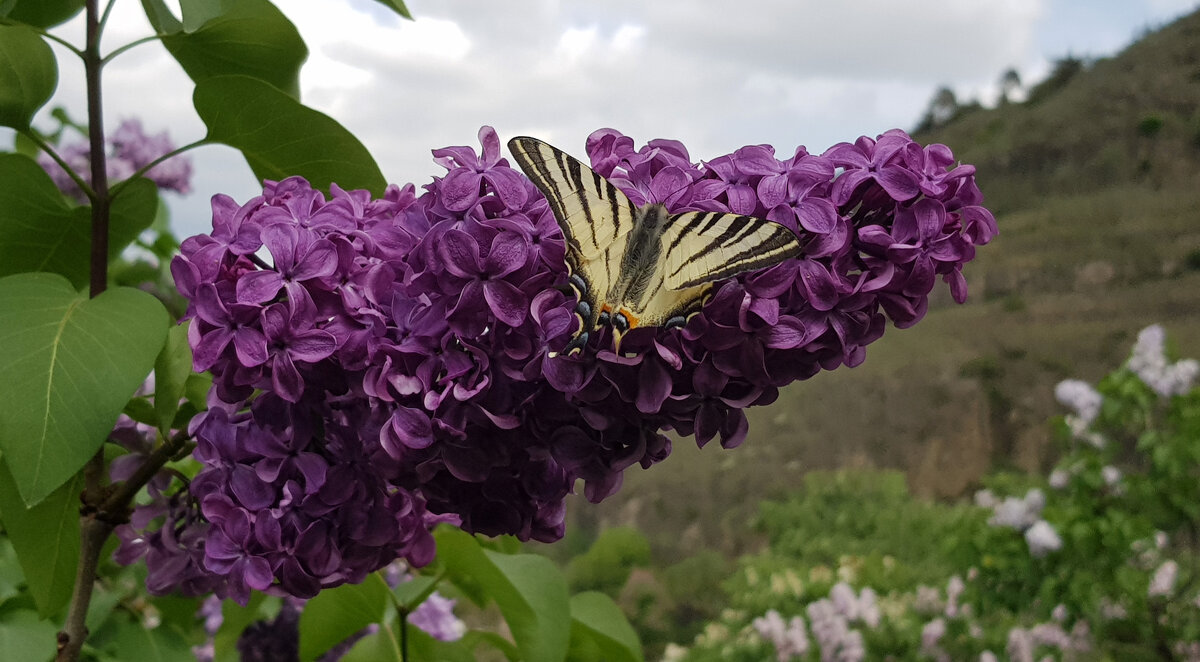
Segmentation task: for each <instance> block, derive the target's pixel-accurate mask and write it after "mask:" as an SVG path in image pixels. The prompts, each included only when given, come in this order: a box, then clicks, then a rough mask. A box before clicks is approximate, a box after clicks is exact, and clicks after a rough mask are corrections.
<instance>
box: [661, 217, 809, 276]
mask: <svg viewBox="0 0 1200 662" xmlns="http://www.w3.org/2000/svg"><path fill="white" fill-rule="evenodd" d="M662 250H663V256H664V257H663V260H662V265H663V285H664V286H665V287H666V288H667V289H670V290H686V289H689V288H693V287H696V286H698V285H701V284H703V283H711V282H715V281H718V280H723V279H725V278H732V277H733V276H736V275H738V274H741V273H745V272H747V271H754V270H755V269H765V268H767V267H770V266H773V265H776V264H779V263H780V262H783V261H784V260H787V259H789V258H794V257H800V256H801V255H802V254H803V246H802V245H801V243H800V240H799V239H797V238H796V235H795V233H793V232H792V231H791V230H789V229H787V228H786V227H784V226H782V225H780V224H778V223H776V222H774V221H768V220H767V219H765V218H758V217H755V216H743V215H741V214H726V213H721V212H686V213H682V214H675V215H673V216H671V217H670V219H669V222H668V223H667V224H666V226H665V227H664V229H663V236H662Z"/></svg>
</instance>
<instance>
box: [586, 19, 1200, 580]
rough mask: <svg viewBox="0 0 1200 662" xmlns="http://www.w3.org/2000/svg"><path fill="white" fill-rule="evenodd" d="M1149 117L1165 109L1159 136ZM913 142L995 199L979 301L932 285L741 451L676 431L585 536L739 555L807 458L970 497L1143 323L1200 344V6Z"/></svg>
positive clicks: (1040, 444)
mask: <svg viewBox="0 0 1200 662" xmlns="http://www.w3.org/2000/svg"><path fill="white" fill-rule="evenodd" d="M1148 117H1155V118H1158V119H1160V120H1161V128H1160V129H1159V130H1158V131H1157V133H1155V134H1153V135H1146V131H1145V129H1144V127H1142V126H1141V124H1142V123H1143V122H1144V121H1145V120H1146V118H1148ZM916 138H917V139H918V140H919V141H921V142H923V143H928V142H944V143H946V144H948V145H950V146H951V147H952V148H953V149H954V150H955V154H956V155H957V156H958V157H959V158H960V159H961V160H962V161H963V162H966V163H974V164H976V165H977V167H978V170H979V172H978V178H979V181H980V185H981V187H982V188H983V190H984V193H985V195H986V196H987V201H986V202H987V204H988V205H989V206H990V207H992V208H993V209H994V210H996V211H997V215H998V220H999V224H1000V229H1001V235H1000V237H999V238H998V239H997V240H996V241H995V242H994V244H993V245H991V246H987V247H985V248H983V249H982V250H981V251H980V256H979V259H978V260H977V261H976V262H974V263H972V264H971V265H969V266H968V268H967V278H968V281H969V282H970V284H971V288H972V290H971V292H972V294H971V300H970V301H969V302H968V303H967V304H966V305H964V306H954V305H953V304H951V303H949V302H948V299H949V297H948V296H947V295H946V293H945V292H941V291H939V295H940V296H939V297H938V299H937V305H936V306H934V307H933V310H932V311H931V312H930V314H929V316H928V317H927V318H926V319H925V320H924V321H923V322H922V323H921V324H918V325H917V326H916V327H915V328H913V329H910V330H905V331H899V330H896V329H889V330H888V333H887V334H886V335H885V337H884V338H883V339H882V340H880V341H879V342H877V343H876V344H874V345H872V346H871V348H870V349H869V352H868V360H867V361H866V363H865V364H864V365H862V366H860V367H858V368H855V369H853V370H847V369H841V370H837V371H834V372H833V373H827V374H821V375H819V376H817V377H816V378H814V379H813V380H811V381H809V382H806V383H801V384H796V385H793V386H792V387H790V388H788V389H786V390H785V391H784V392H783V394H782V395H781V397H780V399H779V401H778V402H776V403H775V404H773V405H771V406H769V407H765V408H760V409H756V410H752V411H751V412H750V420H751V428H750V430H751V432H750V437H749V439H748V441H747V443H746V444H745V445H744V446H743V447H741V448H739V449H737V450H736V451H723V450H721V449H720V448H717V447H715V446H714V447H711V448H707V449H704V450H699V451H698V450H696V449H695V446H694V444H693V443H692V442H691V440H680V441H679V442H678V443H677V444H676V448H675V452H674V454H673V455H672V457H671V460H670V461H669V462H667V463H665V464H664V465H663V466H660V467H655V468H654V469H653V470H651V471H648V472H642V471H640V470H637V469H633V470H631V471H630V473H629V475H628V476H627V479H626V484H625V487H624V489H623V490H622V492H621V493H620V494H618V495H617V496H615V497H613V498H612V499H610V500H609V501H607V502H606V503H604V504H602V505H601V506H600V507H599V509H598V510H594V511H592V512H586V514H584V513H583V512H581V511H588V510H591V509H590V508H588V507H573V508H572V509H571V510H572V517H573V518H579V517H582V518H584V519H586V520H588V521H587V522H583V521H579V522H578V524H580V525H582V526H581V527H580V528H581V531H580V532H578V533H583V531H586V530H587V529H589V528H591V527H593V526H595V525H607V524H621V523H632V524H636V525H637V526H638V527H639V528H640V529H641V530H642V531H644V532H646V533H647V535H648V536H649V537H650V538H651V541H652V543H654V545H655V549H656V550H657V551H658V552H659V554H660V557H661V558H662V560H670V559H672V558H679V557H681V556H686V555H688V554H689V553H691V552H693V551H694V550H695V549H696V548H697V546H699V545H703V546H708V547H715V548H718V549H722V550H724V551H726V552H730V553H736V552H740V551H745V548H746V546H747V545H748V544H751V543H749V542H748V541H747V538H746V536H745V533H744V531H745V524H746V520H747V518H748V517H749V516H751V515H752V514H753V513H754V512H756V508H757V506H756V504H757V502H758V501H759V500H760V499H762V498H764V497H768V496H772V495H778V494H781V493H783V492H785V491H787V490H788V488H789V487H790V486H792V485H794V484H795V482H796V481H797V480H798V479H799V476H800V475H801V474H802V472H803V471H804V470H805V469H809V468H829V467H838V466H885V467H897V468H901V469H904V470H905V471H906V472H907V473H908V474H909V477H910V481H911V482H912V484H913V487H914V489H916V491H918V492H919V493H925V494H931V495H954V494H960V493H962V492H963V491H964V490H966V489H969V488H970V487H971V485H972V483H973V481H975V480H976V479H977V478H978V477H979V476H980V475H981V474H982V473H983V472H985V471H987V470H988V469H989V468H992V467H996V466H1015V467H1019V468H1024V469H1031V470H1032V469H1039V468H1042V467H1044V466H1045V465H1046V463H1047V462H1048V461H1050V460H1051V459H1052V457H1053V453H1054V449H1053V447H1052V444H1051V443H1050V439H1049V429H1048V426H1047V425H1046V419H1047V418H1048V417H1050V416H1052V415H1055V414H1058V413H1060V410H1059V408H1058V407H1057V405H1056V404H1055V403H1054V401H1053V397H1052V390H1053V386H1054V384H1055V383H1056V382H1057V381H1059V380H1060V379H1063V378H1066V377H1080V378H1084V379H1089V380H1094V379H1097V378H1099V377H1100V376H1102V375H1103V374H1105V373H1106V372H1107V371H1109V370H1111V369H1112V368H1114V367H1116V366H1117V365H1119V364H1120V363H1121V362H1122V361H1123V360H1124V358H1125V357H1126V355H1127V353H1128V351H1129V348H1130V346H1131V344H1132V341H1133V339H1134V337H1135V335H1136V333H1137V331H1138V330H1139V329H1141V328H1142V327H1144V326H1146V325H1147V324H1150V323H1152V322H1160V323H1162V324H1164V325H1165V326H1166V327H1167V329H1168V332H1169V334H1170V337H1171V338H1172V340H1173V342H1174V343H1175V344H1176V346H1177V347H1179V348H1180V349H1181V350H1182V351H1183V352H1184V353H1185V354H1187V355H1190V356H1200V307H1198V305H1197V304H1198V303H1200V271H1196V270H1195V269H1196V268H1197V267H1200V265H1197V264H1190V263H1189V260H1188V256H1189V255H1193V260H1194V259H1195V258H1196V257H1200V12H1197V13H1196V14H1194V15H1192V16H1189V17H1186V18H1184V19H1181V20H1180V21H1178V22H1176V23H1174V24H1172V25H1170V26H1168V27H1166V28H1164V29H1163V30H1160V31H1158V32H1155V33H1152V34H1149V35H1147V36H1146V37H1145V38H1144V39H1142V40H1141V41H1139V42H1138V43H1137V44H1134V45H1133V46H1130V47H1129V48H1128V49H1127V50H1126V51H1125V52H1123V53H1121V54H1120V55H1119V56H1117V57H1115V58H1112V59H1109V60H1104V61H1100V62H1096V63H1094V64H1093V65H1092V66H1091V67H1090V68H1088V69H1087V70H1085V71H1083V72H1082V73H1080V74H1078V75H1077V76H1076V77H1074V78H1072V79H1071V80H1070V82H1069V83H1068V84H1067V85H1065V86H1064V87H1063V88H1062V89H1060V90H1058V91H1056V92H1055V93H1053V94H1052V95H1050V96H1048V97H1046V98H1043V99H1041V100H1040V101H1039V102H1038V103H1036V104H1013V105H1008V106H1004V107H1000V108H997V109H993V110H981V111H976V112H973V113H970V114H968V115H966V116H964V117H960V118H958V119H957V120H955V121H953V122H952V123H951V124H950V125H949V126H946V127H943V128H941V129H939V130H937V131H935V132H933V133H932V134H930V135H919V136H916ZM569 529H570V527H569ZM583 535H584V536H586V533H584V534H583Z"/></svg>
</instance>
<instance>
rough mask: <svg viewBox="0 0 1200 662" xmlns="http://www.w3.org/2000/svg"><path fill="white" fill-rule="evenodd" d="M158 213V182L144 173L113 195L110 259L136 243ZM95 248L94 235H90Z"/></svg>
mask: <svg viewBox="0 0 1200 662" xmlns="http://www.w3.org/2000/svg"><path fill="white" fill-rule="evenodd" d="M157 215H158V186H156V185H155V184H154V182H152V181H150V180H149V179H146V178H144V177H138V178H137V179H136V180H134V181H131V182H129V183H128V184H126V185H125V187H124V188H122V189H121V192H120V193H118V194H117V197H116V198H114V199H113V202H112V210H111V214H110V216H109V220H108V259H109V260H113V259H115V258H116V257H117V256H119V255H120V254H121V251H123V250H125V247H126V246H128V245H129V244H132V243H133V240H135V239H137V238H138V235H140V234H141V233H142V232H143V231H144V230H145V229H146V228H149V227H150V225H151V224H152V223H154V218H155V216H157ZM87 245H88V247H89V248H88V250H91V245H92V242H91V239H90V237H89V239H88V244H87Z"/></svg>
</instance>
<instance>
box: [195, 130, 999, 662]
mask: <svg viewBox="0 0 1200 662" xmlns="http://www.w3.org/2000/svg"><path fill="white" fill-rule="evenodd" d="M479 139H480V143H481V145H482V150H481V153H477V152H476V150H475V149H473V148H470V147H449V148H446V149H442V150H437V151H436V152H435V157H436V160H437V162H438V163H439V164H440V165H442V166H444V167H445V168H446V169H447V173H446V174H445V176H444V177H442V178H435V179H434V180H433V182H431V183H430V184H427V185H426V186H424V187H423V191H421V192H419V193H420V194H419V195H418V191H417V189H416V188H415V187H413V186H411V185H410V186H406V187H404V188H398V187H395V186H393V187H389V188H388V190H387V191H386V193H385V194H384V196H383V198H380V199H373V198H372V196H371V195H370V194H369V193H368V192H366V191H344V190H342V189H340V188H338V187H336V186H333V187H332V188H331V191H330V193H329V195H328V196H326V195H325V194H323V193H321V192H320V191H315V190H314V189H312V187H311V186H310V185H309V184H308V183H307V182H306V181H304V180H303V179H300V178H298V177H292V178H289V179H285V180H283V181H279V182H267V183H266V185H265V187H264V190H263V195H262V196H259V197H256V198H254V199H253V200H250V201H248V202H247V203H245V204H243V205H240V206H239V205H237V204H235V203H234V202H233V201H232V200H230V199H228V198H227V197H224V196H218V197H217V198H214V200H213V206H212V209H213V232H212V234H211V235H202V236H198V237H192V238H190V239H188V240H186V241H184V242H183V245H182V248H181V252H182V255H181V256H180V257H178V258H176V260H175V261H174V262H173V264H172V265H171V267H172V273H173V275H174V276H175V279H176V283H177V285H178V287H179V290H180V292H181V293H183V294H184V296H186V297H188V298H189V299H190V300H191V306H190V308H189V317H190V318H191V327H190V329H189V341H190V342H191V344H192V347H193V351H194V356H195V358H196V363H197V365H196V367H197V368H198V369H202V368H207V369H209V370H210V371H211V372H212V374H213V378H214V389H213V392H212V393H211V395H210V409H209V410H208V411H207V412H206V413H204V414H203V415H201V416H199V417H197V418H196V419H194V421H193V425H192V431H193V432H194V434H195V436H196V439H197V448H196V457H197V459H199V460H200V461H201V462H203V463H204V465H205V469H204V470H203V471H202V472H201V473H200V474H199V475H197V476H196V478H195V479H194V481H193V483H192V489H191V492H192V494H194V495H195V497H196V498H197V499H198V500H199V503H200V509H201V513H202V515H203V518H204V519H205V521H206V523H207V525H208V529H207V531H206V533H205V534H204V536H205V541H206V543H205V547H204V564H205V568H206V569H208V570H209V571H211V572H213V573H216V574H217V575H219V576H220V577H222V578H224V580H225V581H227V588H226V589H225V590H226V591H227V593H228V594H229V595H232V596H234V597H236V598H238V599H239V600H244V599H246V598H247V596H248V595H249V591H250V590H252V589H254V590H261V589H263V588H264V587H265V588H266V590H269V591H280V592H286V593H290V594H292V595H297V596H309V595H312V594H314V593H315V592H316V591H318V590H320V588H322V587H327V586H333V585H336V584H339V583H342V582H347V581H358V580H360V579H361V578H362V577H363V576H364V575H365V573H366V572H370V571H372V570H375V569H377V568H380V567H382V566H384V565H386V564H387V563H388V562H390V561H391V560H392V559H394V558H397V557H405V558H407V559H408V560H409V562H411V563H412V564H413V565H421V564H422V563H424V562H427V561H428V560H429V559H430V558H431V557H432V554H433V549H432V538H431V537H430V535H429V528H430V527H431V526H433V525H434V524H435V523H437V522H439V521H451V522H453V523H458V524H460V525H461V526H462V528H464V529H466V530H467V531H470V532H474V533H482V534H486V535H498V534H513V535H516V536H518V537H520V538H522V539H535V540H541V541H552V540H556V539H558V538H560V537H561V536H562V535H563V521H564V512H565V510H564V508H565V506H564V499H565V497H566V495H567V494H569V493H570V492H571V491H573V489H574V486H575V484H576V481H577V480H580V479H582V481H583V484H584V488H583V489H584V494H585V495H586V496H587V498H588V499H590V500H592V501H599V500H601V499H603V498H605V497H607V496H609V495H611V494H613V493H614V492H615V491H617V490H618V489H619V488H620V485H621V480H622V476H623V472H624V471H625V469H627V468H629V467H631V466H633V465H635V464H637V465H640V466H642V467H643V468H648V467H650V466H651V465H653V464H655V463H657V462H660V461H662V460H663V459H664V458H665V457H666V456H667V455H668V454H669V453H670V450H671V447H670V442H669V440H668V438H667V437H666V436H665V434H664V433H665V432H666V431H669V430H673V431H675V432H677V433H679V434H682V435H685V436H687V435H695V437H696V441H697V443H699V444H701V445H703V444H706V443H708V442H709V441H711V440H713V439H718V438H719V439H720V443H721V445H723V446H725V447H733V446H737V445H738V444H740V443H741V442H742V441H743V440H744V439H745V436H746V433H747V429H748V425H747V421H746V417H745V414H744V413H743V410H744V409H745V408H746V407H748V406H750V405H753V404H766V403H769V402H771V401H773V400H774V399H775V398H776V397H777V394H778V389H779V388H780V387H782V386H785V385H787V384H789V383H791V382H793V381H795V380H797V379H806V378H808V377H811V376H812V375H814V374H816V373H817V372H819V371H821V370H829V369H833V368H836V367H838V366H840V365H851V366H853V365H857V364H858V363H860V362H861V361H862V360H863V359H864V357H865V348H866V346H867V345H868V344H869V343H871V342H873V341H874V340H876V339H878V338H879V337H880V336H881V335H882V334H883V331H884V329H885V326H886V323H887V321H888V320H889V319H891V320H892V322H893V323H894V324H895V325H897V326H909V325H911V324H913V323H915V322H916V321H917V320H919V319H920V318H921V317H922V316H923V315H924V314H925V310H926V309H927V306H928V295H929V292H930V290H931V289H932V287H933V285H934V282H935V280H936V278H937V277H938V276H941V277H942V278H943V280H945V281H947V282H948V283H949V284H950V288H951V292H952V294H953V295H954V297H955V298H956V299H958V300H960V301H961V300H962V299H963V298H964V297H965V296H966V289H965V284H964V281H963V280H962V276H961V269H962V266H963V264H964V263H965V262H967V261H969V260H970V259H971V258H972V257H973V256H974V249H975V246H977V245H981V244H984V243H986V242H987V241H989V240H990V239H991V238H992V236H994V234H995V221H994V219H993V218H992V216H991V214H990V213H989V212H987V210H986V209H984V208H982V207H980V206H979V202H980V200H981V196H980V194H979V190H978V188H977V187H976V186H975V183H974V177H973V172H974V171H973V169H970V168H969V167H964V166H960V167H957V168H950V165H951V164H952V162H953V160H952V158H950V155H949V151H948V150H946V149H945V148H942V147H939V146H934V147H930V148H921V147H920V146H918V145H916V143H913V142H912V140H911V139H910V138H908V136H907V135H905V134H903V133H902V132H889V133H888V134H885V135H884V136H882V137H880V139H879V140H878V141H875V140H870V139H862V140H860V141H859V142H858V143H856V144H855V145H856V146H853V147H845V146H839V147H835V148H834V149H833V150H831V153H832V154H833V155H835V156H836V158H834V156H826V155H814V154H809V153H808V152H807V151H806V150H804V149H803V148H800V149H797V150H795V152H793V153H792V154H791V156H789V157H787V158H785V159H778V158H776V157H775V155H774V152H773V151H772V150H771V149H770V148H768V147H763V146H752V147H747V148H743V149H741V150H738V151H737V152H736V153H734V154H731V155H727V156H725V157H718V158H716V159H713V160H712V161H709V162H706V163H704V164H700V165H698V164H695V163H693V162H692V160H691V157H690V156H689V155H688V152H687V150H686V149H685V148H684V147H683V145H681V144H680V143H678V142H675V141H670V140H654V141H650V143H648V144H647V145H645V146H644V147H642V148H641V149H636V148H635V145H634V142H633V140H632V139H630V138H628V137H626V136H623V135H621V134H619V133H618V132H616V131H612V130H608V129H605V130H601V131H597V132H596V133H594V134H592V136H590V137H589V139H588V143H587V148H588V152H589V156H590V157H591V160H592V164H593V166H594V168H595V169H596V171H597V172H598V173H599V174H601V175H603V176H605V177H608V178H609V179H610V180H611V181H612V182H613V183H614V184H615V185H616V186H618V187H620V188H621V189H622V190H623V191H625V193H626V194H627V195H629V196H630V198H631V199H633V200H634V201H635V202H637V203H639V204H642V203H646V202H659V203H663V204H665V205H667V207H668V209H669V210H670V211H673V212H675V211H684V210H710V211H711V210H718V211H728V210H737V211H744V212H746V213H754V214H759V215H763V216H766V217H768V218H771V219H774V220H777V221H778V222H780V223H782V224H784V225H786V226H787V227H788V228H790V229H792V230H793V231H794V232H796V233H797V234H798V235H800V236H801V238H802V240H803V241H804V243H805V245H806V246H807V248H806V251H807V252H806V255H805V257H804V258H803V259H800V260H793V261H789V262H787V263H784V264H780V265H777V266H775V267H772V268H770V269H766V270H763V271H759V272H755V273H749V274H744V275H743V276H741V277H739V278H738V279H736V280H729V281H726V282H724V283H721V284H718V286H717V287H716V288H715V291H714V295H713V297H712V299H711V300H710V301H709V302H708V303H707V305H706V306H705V307H704V309H703V310H702V311H701V312H700V314H698V315H696V316H695V317H694V318H692V319H691V320H690V321H689V323H688V324H687V326H686V327H685V328H683V329H662V328H639V329H635V330H633V331H631V332H630V333H629V334H628V335H627V336H626V337H625V340H624V342H623V343H622V350H623V354H622V355H620V356H618V355H616V354H614V353H613V352H611V351H609V350H608V348H609V347H611V338H608V337H607V335H608V334H607V333H605V332H601V333H597V334H595V336H596V337H595V338H594V339H593V340H592V342H591V344H590V345H589V346H588V347H586V348H585V351H584V352H583V353H582V354H581V356H579V357H565V356H561V355H559V356H555V357H553V358H552V355H553V354H554V353H555V352H559V351H561V350H562V348H563V346H564V345H565V344H566V343H567V341H568V340H569V338H570V337H571V335H572V334H573V332H574V331H575V327H576V324H577V320H576V318H575V316H574V315H573V313H572V310H573V308H574V305H575V302H574V301H573V299H571V298H570V297H568V296H567V295H565V294H564V293H563V290H564V289H565V287H564V286H565V284H566V276H567V267H566V264H565V261H564V260H563V255H564V252H565V245H564V241H563V236H562V232H561V231H560V230H559V228H558V226H557V223H556V222H555V220H554V217H553V215H552V213H551V211H550V208H549V205H548V204H547V202H546V200H545V199H544V197H543V196H542V194H541V193H540V192H539V191H538V190H537V188H536V187H535V186H534V185H533V184H532V182H530V181H529V180H528V179H527V178H526V177H525V176H524V175H523V174H522V173H520V172H519V171H517V170H514V169H513V168H512V167H511V166H510V165H509V163H508V162H507V161H506V160H505V159H504V158H502V157H501V155H500V151H499V145H500V141H499V138H498V137H497V136H496V134H495V132H494V131H493V130H492V129H491V128H490V127H484V128H483V129H481V130H480V133H479ZM854 150H857V152H855V153H861V154H860V155H861V156H862V158H858V157H856V156H854V155H853V154H851V152H853V151H854ZM836 168H842V171H841V172H840V174H838V171H837V170H836ZM857 170H863V171H864V172H865V174H861V173H860V174H858V175H854V177H853V178H852V179H847V180H846V181H845V182H844V183H841V184H838V183H837V182H839V181H841V180H842V179H843V178H846V177H847V176H849V175H850V174H854V172H856V171H857ZM901 173H907V175H904V174H901ZM906 182H908V183H906ZM835 189H836V190H837V192H838V197H836V198H835V197H833V192H834V190H835ZM264 247H265V249H266V251H263V250H261V249H262V248H264ZM264 344H265V349H264ZM852 643H853V642H851V644H852ZM848 646H849V648H848V649H847V650H852V649H854V646H853V645H850V644H848Z"/></svg>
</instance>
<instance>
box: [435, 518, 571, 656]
mask: <svg viewBox="0 0 1200 662" xmlns="http://www.w3.org/2000/svg"><path fill="white" fill-rule="evenodd" d="M434 536H435V538H436V539H437V549H438V557H439V559H440V561H441V562H442V563H443V565H444V568H445V570H446V577H447V579H449V580H450V581H452V582H453V583H454V584H455V585H456V586H457V585H459V584H460V582H461V583H463V584H468V585H471V584H474V585H478V586H479V587H482V589H483V592H484V594H486V595H487V596H488V597H490V598H492V599H493V600H495V601H496V606H498V607H499V608H500V613H501V614H503V616H504V621H505V622H506V623H507V624H508V628H509V630H510V631H512V635H513V640H514V641H516V644H517V649H519V650H520V651H521V654H522V657H523V658H524V659H526V660H562V659H564V657H565V656H566V654H567V645H568V643H569V641H570V631H571V611H570V602H569V600H568V597H567V581H566V579H565V578H564V577H563V575H562V573H561V572H559V571H558V568H556V567H555V566H554V563H553V562H551V561H550V559H547V558H546V557H544V556H538V555H537V554H500V553H497V552H493V551H491V550H485V549H483V548H481V547H480V546H479V543H478V542H476V541H475V539H474V538H473V537H472V536H471V535H470V534H468V533H466V532H464V531H462V530H461V529H455V528H452V527H441V528H439V529H438V530H437V531H436V532H435V533H434Z"/></svg>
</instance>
